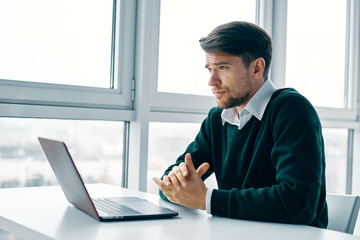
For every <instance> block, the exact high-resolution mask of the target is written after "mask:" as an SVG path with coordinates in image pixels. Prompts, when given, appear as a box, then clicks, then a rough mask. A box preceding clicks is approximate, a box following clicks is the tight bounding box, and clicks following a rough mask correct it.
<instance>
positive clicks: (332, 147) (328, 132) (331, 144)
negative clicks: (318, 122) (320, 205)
mask: <svg viewBox="0 0 360 240" xmlns="http://www.w3.org/2000/svg"><path fill="white" fill-rule="evenodd" d="M323 136H324V143H325V160H326V181H327V183H326V185H327V186H326V190H327V192H331V193H342V194H345V193H346V188H347V186H346V184H347V182H346V179H347V177H346V176H347V158H348V152H347V150H348V129H341V128H324V130H323Z"/></svg>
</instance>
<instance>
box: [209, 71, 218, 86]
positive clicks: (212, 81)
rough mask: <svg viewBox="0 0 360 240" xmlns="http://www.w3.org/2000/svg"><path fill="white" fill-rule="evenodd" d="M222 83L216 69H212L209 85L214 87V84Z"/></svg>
mask: <svg viewBox="0 0 360 240" xmlns="http://www.w3.org/2000/svg"><path fill="white" fill-rule="evenodd" d="M220 84H221V80H220V78H219V76H218V74H217V73H216V71H212V72H211V73H210V78H209V82H208V85H209V86H210V87H213V86H218V85H220Z"/></svg>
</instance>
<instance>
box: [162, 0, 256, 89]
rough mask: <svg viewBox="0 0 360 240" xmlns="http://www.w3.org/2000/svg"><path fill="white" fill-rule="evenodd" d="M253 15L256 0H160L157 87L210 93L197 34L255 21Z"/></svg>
mask: <svg viewBox="0 0 360 240" xmlns="http://www.w3.org/2000/svg"><path fill="white" fill-rule="evenodd" d="M184 14H185V15H186V17H184ZM255 15H256V0H222V1H218V0H196V1H193V0H163V1H161V12H160V46H159V71H158V91H159V92H171V93H184V94H195V95H212V92H211V90H210V87H208V85H207V84H208V79H209V72H208V71H206V70H205V53H204V51H203V50H202V49H201V47H200V44H199V40H200V38H202V37H205V36H206V35H207V34H209V33H210V31H211V30H212V29H214V28H215V27H217V26H218V25H220V24H223V23H226V22H231V21H236V20H246V21H249V22H253V23H255Z"/></svg>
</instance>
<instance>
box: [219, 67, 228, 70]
mask: <svg viewBox="0 0 360 240" xmlns="http://www.w3.org/2000/svg"><path fill="white" fill-rule="evenodd" d="M219 68H220V69H221V70H224V69H228V67H227V66H219Z"/></svg>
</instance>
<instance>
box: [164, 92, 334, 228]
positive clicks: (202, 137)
mask: <svg viewBox="0 0 360 240" xmlns="http://www.w3.org/2000/svg"><path fill="white" fill-rule="evenodd" d="M221 112H222V110H221V109H219V108H217V107H215V108H213V109H211V110H210V112H209V115H208V117H207V118H206V119H205V120H204V122H203V123H202V126H201V129H200V132H199V133H198V135H197V136H196V138H195V140H194V141H193V142H192V143H191V144H190V145H189V146H188V147H187V149H186V152H185V153H191V155H192V159H193V162H194V165H195V168H197V167H198V166H200V165H201V164H202V163H203V162H208V163H209V164H210V169H209V171H208V172H207V173H206V174H204V176H203V177H204V178H206V177H208V176H209V175H210V174H212V173H215V176H216V180H217V183H218V187H219V190H214V191H213V194H212V198H211V213H212V214H213V215H217V216H223V217H230V218H239V219H247V220H258V221H270V222H281V223H295V224H306V225H312V226H317V227H322V228H325V227H326V226H327V223H328V215H327V205H326V201H325V195H326V192H325V155H324V143H323V137H322V128H321V124H320V120H319V118H318V115H317V113H316V111H315V109H314V108H313V106H312V105H311V104H310V103H309V102H308V101H307V100H306V99H305V98H304V97H303V96H301V95H300V94H299V93H298V92H296V91H295V90H294V89H280V90H277V91H275V93H274V94H273V96H272V98H271V100H270V102H269V104H268V105H267V108H266V110H265V113H264V116H263V118H262V120H261V121H259V120H258V119H257V118H255V117H252V118H251V119H250V121H249V122H248V123H247V124H246V125H245V126H244V127H243V128H242V129H241V130H238V128H237V126H233V125H230V124H228V123H226V124H225V125H224V126H223V124H222V119H221ZM185 153H184V154H183V155H181V156H180V157H179V158H178V159H177V161H176V163H175V164H174V165H178V164H179V163H180V162H182V161H184V160H183V159H184V156H185ZM174 165H172V166H170V167H169V168H168V169H167V170H166V172H165V174H167V173H168V172H169V171H170V170H171V169H172V167H173V166H174ZM160 195H161V197H162V198H164V199H166V197H165V196H164V195H163V194H162V193H161V192H160Z"/></svg>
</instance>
